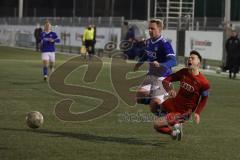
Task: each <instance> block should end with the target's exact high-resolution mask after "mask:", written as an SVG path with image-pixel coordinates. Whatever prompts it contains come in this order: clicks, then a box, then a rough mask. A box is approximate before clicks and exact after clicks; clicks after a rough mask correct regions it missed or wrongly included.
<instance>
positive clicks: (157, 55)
mask: <svg viewBox="0 0 240 160" xmlns="http://www.w3.org/2000/svg"><path fill="white" fill-rule="evenodd" d="M139 61H140V62H144V61H148V62H149V72H148V74H149V75H156V76H159V77H166V76H168V75H170V74H171V73H172V70H171V68H172V67H173V66H175V65H176V55H175V53H174V51H173V48H172V46H171V44H170V43H169V42H168V41H167V40H166V39H165V38H164V37H163V36H160V37H159V38H157V39H153V38H149V39H147V40H146V47H145V54H144V56H143V57H142V58H141V59H140V60H139ZM153 61H157V62H158V63H160V65H161V66H162V67H161V68H157V67H154V66H153V65H152V64H151V62H153Z"/></svg>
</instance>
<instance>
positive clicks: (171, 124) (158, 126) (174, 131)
mask: <svg viewBox="0 0 240 160" xmlns="http://www.w3.org/2000/svg"><path fill="white" fill-rule="evenodd" d="M178 115H180V113H178V112H171V113H168V114H167V115H166V116H162V117H158V118H156V119H155V120H154V129H155V130H156V131H157V132H159V133H162V134H168V135H170V136H171V137H172V138H173V139H174V140H176V139H177V140H181V138H182V135H183V131H182V124H181V123H179V121H178V119H177V118H176V117H177V116H178Z"/></svg>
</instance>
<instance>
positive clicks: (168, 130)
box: [155, 126, 172, 134]
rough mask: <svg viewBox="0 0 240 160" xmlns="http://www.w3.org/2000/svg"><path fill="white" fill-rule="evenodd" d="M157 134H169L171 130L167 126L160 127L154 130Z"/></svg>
mask: <svg viewBox="0 0 240 160" xmlns="http://www.w3.org/2000/svg"><path fill="white" fill-rule="evenodd" d="M155 129H156V130H157V131H158V132H160V133H163V134H171V133H172V129H171V128H170V127H168V126H166V127H161V128H155Z"/></svg>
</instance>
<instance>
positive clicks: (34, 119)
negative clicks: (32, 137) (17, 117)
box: [26, 111, 43, 129]
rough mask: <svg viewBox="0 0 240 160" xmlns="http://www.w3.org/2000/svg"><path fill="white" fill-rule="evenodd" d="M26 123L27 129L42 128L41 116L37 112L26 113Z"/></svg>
mask: <svg viewBox="0 0 240 160" xmlns="http://www.w3.org/2000/svg"><path fill="white" fill-rule="evenodd" d="M26 123H27V125H28V127H30V128H33V129H36V128H39V127H40V126H42V124H43V115H42V113H40V112H38V111H31V112H29V113H27V116H26Z"/></svg>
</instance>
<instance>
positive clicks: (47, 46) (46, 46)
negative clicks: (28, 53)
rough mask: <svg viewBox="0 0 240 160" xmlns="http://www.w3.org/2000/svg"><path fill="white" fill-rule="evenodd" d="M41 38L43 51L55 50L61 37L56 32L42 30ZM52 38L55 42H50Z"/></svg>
mask: <svg viewBox="0 0 240 160" xmlns="http://www.w3.org/2000/svg"><path fill="white" fill-rule="evenodd" d="M40 38H41V45H42V46H41V51H42V52H55V42H56V43H59V42H60V39H59V38H58V36H57V34H56V33H55V32H52V31H50V32H48V33H47V32H42V33H41V34H40ZM50 39H53V40H54V42H50Z"/></svg>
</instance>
